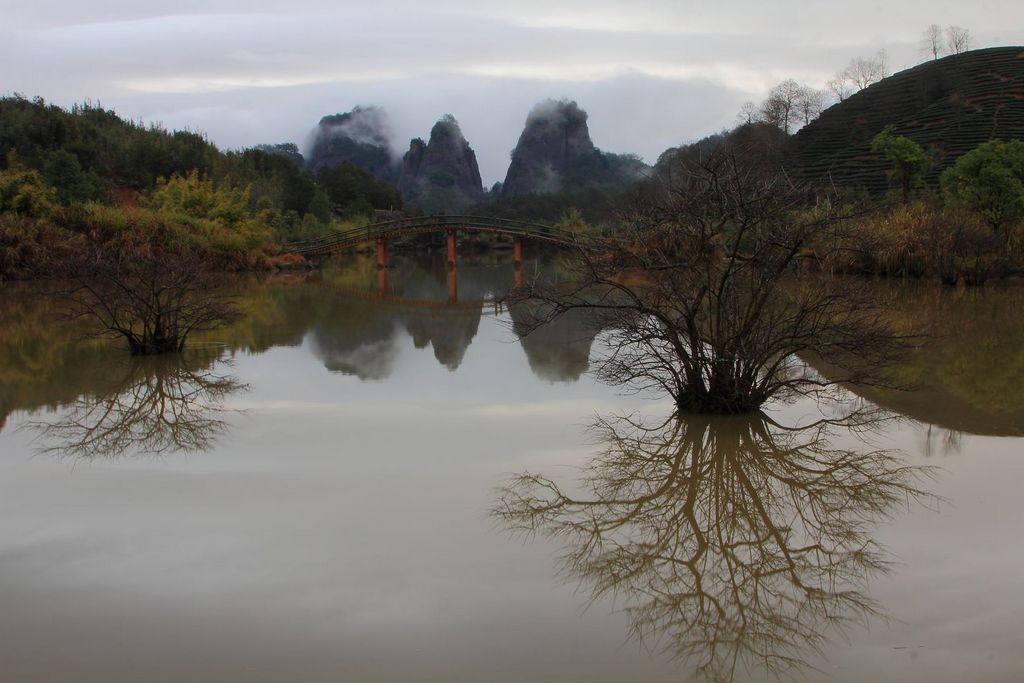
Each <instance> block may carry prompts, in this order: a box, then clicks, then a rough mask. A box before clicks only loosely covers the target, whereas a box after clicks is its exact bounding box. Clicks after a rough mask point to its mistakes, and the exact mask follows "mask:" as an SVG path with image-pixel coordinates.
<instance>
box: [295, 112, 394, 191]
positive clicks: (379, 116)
mask: <svg viewBox="0 0 1024 683" xmlns="http://www.w3.org/2000/svg"><path fill="white" fill-rule="evenodd" d="M393 137H394V136H393V133H392V131H391V125H390V123H389V122H388V117H387V113H386V112H385V111H384V110H383V109H382V108H380V107H355V108H354V109H353V110H352V111H350V112H345V113H344V114H332V115H330V116H324V117H323V118H321V119H320V123H319V124H318V125H317V127H316V130H315V131H314V132H313V139H312V143H311V145H310V151H309V155H308V163H309V165H310V167H312V168H313V170H317V169H319V168H321V167H324V166H337V165H339V164H340V163H342V162H348V163H350V164H352V165H354V166H358V167H359V168H362V169H365V170H367V171H369V172H370V173H372V174H373V175H374V176H376V177H377V178H379V179H380V180H386V181H387V182H389V183H396V182H397V181H398V168H397V164H396V163H395V160H396V158H397V154H395V152H394V148H393V147H392V144H391V140H392V139H393Z"/></svg>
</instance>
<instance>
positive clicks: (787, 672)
mask: <svg viewBox="0 0 1024 683" xmlns="http://www.w3.org/2000/svg"><path fill="white" fill-rule="evenodd" d="M843 426H849V424H847V425H843ZM593 429H594V433H595V435H596V437H597V442H598V444H599V447H600V449H601V450H600V451H599V454H598V455H597V456H596V457H595V459H594V461H593V462H592V463H591V464H590V465H589V467H588V468H587V469H586V470H585V473H584V476H583V481H582V482H581V483H582V485H581V486H576V485H573V486H571V487H569V488H568V489H564V488H563V487H562V486H560V485H559V484H558V483H556V482H555V481H554V480H552V479H549V478H547V477H545V476H543V475H541V474H533V473H529V472H528V473H525V474H522V475H520V476H519V477H516V478H515V479H513V480H512V481H511V482H510V483H509V484H508V485H507V487H506V488H504V489H502V491H501V492H500V496H499V500H498V503H497V504H496V506H495V507H494V509H493V511H492V513H493V514H494V515H495V516H496V517H498V518H499V519H500V520H501V521H502V522H503V523H504V524H505V525H506V526H507V527H508V528H509V529H510V530H513V531H515V532H520V533H525V534H527V535H532V534H538V533H539V534H542V535H544V536H546V537H550V538H554V539H557V540H558V541H560V542H561V543H563V544H564V545H565V550H564V552H563V554H562V567H563V571H564V574H565V575H566V576H568V577H570V578H572V579H575V580H577V581H579V582H580V584H581V586H583V587H585V589H586V590H588V591H589V592H590V594H591V597H592V599H593V600H597V599H600V598H604V597H614V598H615V600H616V603H617V604H620V605H622V607H623V609H624V611H625V612H626V613H627V614H628V615H629V619H630V622H631V635H632V636H633V637H635V638H637V639H639V640H640V641H641V642H647V643H648V644H650V643H654V644H656V645H658V646H660V647H661V648H662V649H664V650H665V651H666V652H667V653H668V654H670V655H672V656H675V657H679V658H684V659H687V660H691V661H695V662H696V663H697V666H698V672H699V675H700V676H701V678H702V679H706V680H711V681H729V680H732V678H733V676H734V674H735V671H736V668H737V667H738V666H746V667H748V668H752V667H754V666H765V667H766V668H767V670H768V671H769V672H770V673H774V674H776V675H778V676H783V675H784V676H785V677H786V679H787V680H791V679H795V678H796V674H798V673H799V671H800V669H802V668H804V667H805V666H806V663H805V662H806V659H807V658H808V656H809V655H812V654H815V653H816V652H817V651H818V650H819V649H820V647H821V645H822V644H823V643H824V642H825V640H826V639H827V638H828V636H829V635H830V633H837V632H839V633H841V632H842V631H843V629H844V627H845V626H847V625H848V624H851V623H859V622H863V621H864V620H865V618H867V617H868V616H871V615H874V614H876V613H878V611H879V609H880V608H879V606H878V604H877V603H876V602H875V601H874V600H872V598H871V597H870V596H869V595H867V594H866V593H865V592H864V589H863V587H864V585H865V583H867V581H868V579H869V578H871V577H872V576H873V575H876V574H879V573H884V572H885V571H886V569H887V567H888V564H889V558H888V555H887V553H886V551H885V549H884V548H882V547H881V546H880V545H879V544H878V543H877V542H876V541H875V540H874V539H873V538H872V534H871V532H872V527H873V525H874V523H875V522H877V521H880V520H883V519H886V518H887V517H889V516H890V515H891V514H892V511H893V510H895V509H898V507H900V506H902V505H905V504H906V503H907V502H909V501H910V500H913V499H920V500H922V502H927V501H928V500H930V497H929V495H928V494H927V493H926V492H925V491H924V490H923V489H922V488H921V487H920V482H921V479H922V478H923V477H924V476H926V475H927V474H928V471H927V470H925V469H923V468H915V467H913V466H908V465H905V464H904V463H903V462H901V460H900V459H899V458H898V457H896V456H895V455H894V454H890V453H887V452H884V451H878V450H846V449H843V448H837V447H835V446H833V445H832V444H831V430H832V426H830V425H829V424H827V423H820V424H818V425H815V426H809V427H804V428H801V429H795V430H794V429H792V428H786V427H782V426H780V425H776V424H774V423H773V422H772V421H771V420H770V419H769V418H767V417H765V416H764V415H754V416H750V417H747V418H739V419H738V418H732V419H729V420H723V419H722V418H707V419H697V418H692V417H691V418H688V419H686V420H683V419H679V418H678V417H674V418H670V419H669V420H668V421H667V422H666V423H665V424H664V425H662V426H659V427H655V428H649V427H643V426H641V425H638V424H637V423H636V422H635V421H634V420H630V419H624V418H616V419H610V420H608V419H604V420H600V421H598V422H597V424H596V425H595V426H594V428H593Z"/></svg>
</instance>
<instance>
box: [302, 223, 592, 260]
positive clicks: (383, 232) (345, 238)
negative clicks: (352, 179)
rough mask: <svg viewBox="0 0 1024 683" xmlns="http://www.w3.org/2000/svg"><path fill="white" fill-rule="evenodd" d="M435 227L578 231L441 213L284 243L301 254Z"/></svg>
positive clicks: (559, 237) (546, 234)
mask: <svg viewBox="0 0 1024 683" xmlns="http://www.w3.org/2000/svg"><path fill="white" fill-rule="evenodd" d="M431 228H436V229H438V230H448V229H451V230H483V231H490V232H495V233H502V234H507V235H519V236H522V237H528V238H529V237H533V238H539V239H548V240H552V241H556V242H563V243H566V244H570V243H572V242H574V241H575V240H576V235H575V234H574V233H572V232H569V231H567V230H559V229H558V228H553V227H551V226H549V225H543V224H541V223H530V222H527V221H517V220H510V219H507V218H492V217H490V216H467V215H442V214H435V215H431V216H412V217H408V218H398V219H394V220H390V221H381V222H379V223H372V224H370V225H366V226H363V227H359V228H353V229H351V230H342V231H339V232H334V233H331V234H329V235H324V236H322V237H317V238H314V239H311V240H303V241H298V242H289V243H286V244H285V245H283V246H284V247H285V248H287V249H288V250H289V251H293V252H295V253H298V254H318V253H325V252H330V251H333V250H334V249H339V248H343V247H345V246H349V245H355V244H358V243H360V242H370V241H374V240H376V239H377V238H380V237H390V236H393V235H396V233H397V234H400V233H402V232H403V231H410V233H411V232H413V231H423V230H429V229H431Z"/></svg>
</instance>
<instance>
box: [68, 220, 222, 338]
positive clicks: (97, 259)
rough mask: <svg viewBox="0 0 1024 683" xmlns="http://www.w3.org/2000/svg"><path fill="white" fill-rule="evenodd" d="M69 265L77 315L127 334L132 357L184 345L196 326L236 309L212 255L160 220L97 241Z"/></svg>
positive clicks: (211, 324) (204, 327)
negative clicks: (178, 238) (183, 240)
mask: <svg viewBox="0 0 1024 683" xmlns="http://www.w3.org/2000/svg"><path fill="white" fill-rule="evenodd" d="M147 227H154V226H147ZM64 268H65V269H66V271H67V273H68V274H70V275H72V276H73V285H72V286H71V287H70V288H69V289H67V291H65V292H63V293H64V294H66V295H67V297H68V301H69V302H70V304H71V311H70V312H71V314H72V315H74V316H79V317H86V318H91V319H93V320H95V321H98V322H99V324H100V325H101V326H102V328H103V329H104V330H106V331H107V332H109V333H111V334H114V335H118V336H120V337H123V338H124V339H125V340H126V341H127V342H128V348H129V351H130V352H131V354H132V355H133V356H145V355H153V354H160V353H172V352H181V351H183V350H184V348H185V344H186V342H187V340H188V336H189V335H190V334H191V333H193V332H196V331H200V330H209V329H213V328H215V327H217V326H219V325H221V324H223V323H225V322H227V321H229V320H231V319H232V318H233V317H234V315H235V310H234V307H233V305H232V303H231V300H230V298H229V297H228V296H227V295H225V294H224V291H223V284H222V282H221V279H222V276H220V275H219V274H217V273H214V272H213V271H212V268H213V264H212V263H211V262H210V259H209V257H208V255H206V254H205V253H204V252H202V251H200V250H199V249H197V248H195V247H191V246H189V245H186V244H181V243H177V242H176V241H175V240H174V239H173V238H172V237H171V236H170V235H168V234H166V233H164V232H163V231H161V230H160V229H159V226H155V227H154V232H150V233H148V234H146V233H144V232H143V231H141V230H140V231H138V232H132V231H126V232H125V233H123V234H121V235H117V236H116V237H114V238H112V239H109V240H106V241H103V242H98V241H94V242H92V243H90V245H89V246H88V247H87V248H85V249H83V250H82V251H81V252H79V253H76V254H75V255H74V256H73V258H72V259H71V260H70V261H69V262H68V263H66V264H64Z"/></svg>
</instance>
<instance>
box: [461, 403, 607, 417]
mask: <svg viewBox="0 0 1024 683" xmlns="http://www.w3.org/2000/svg"><path fill="white" fill-rule="evenodd" d="M611 407H612V404H610V403H607V402H602V401H589V400H578V401H532V402H530V403H492V404H490V405H482V406H476V407H473V408H469V409H467V410H466V411H465V414H466V415H472V416H474V417H488V418H497V419H505V418H513V419H514V418H520V417H537V416H541V417H551V418H569V419H580V418H582V417H587V416H590V415H594V414H595V413H598V412H601V411H606V410H609V409H611Z"/></svg>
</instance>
